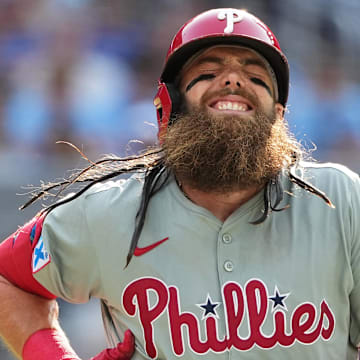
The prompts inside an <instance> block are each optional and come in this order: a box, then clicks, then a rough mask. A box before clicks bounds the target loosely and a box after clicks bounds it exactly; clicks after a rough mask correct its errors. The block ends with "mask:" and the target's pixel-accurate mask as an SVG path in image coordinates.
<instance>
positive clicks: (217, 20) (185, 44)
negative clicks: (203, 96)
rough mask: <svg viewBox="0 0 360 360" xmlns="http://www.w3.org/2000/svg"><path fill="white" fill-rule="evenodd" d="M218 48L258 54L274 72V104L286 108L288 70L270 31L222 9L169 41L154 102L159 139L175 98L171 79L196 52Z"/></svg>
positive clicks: (251, 17)
mask: <svg viewBox="0 0 360 360" xmlns="http://www.w3.org/2000/svg"><path fill="white" fill-rule="evenodd" d="M218 44H231V45H234V44H235V45H236V44H239V45H242V46H246V47H249V48H251V49H254V50H255V51H257V52H258V53H259V54H261V55H262V56H263V57H264V58H265V59H266V60H267V61H268V62H269V64H270V66H271V67H272V69H273V70H274V73H275V76H276V80H277V86H278V91H279V98H278V101H279V103H281V104H282V105H284V106H286V101H287V98H288V92H289V66H288V62H287V59H286V57H285V55H284V54H283V53H282V51H281V48H280V45H279V42H278V40H277V39H276V37H275V35H274V34H273V33H272V31H271V30H270V29H269V28H268V27H267V26H266V25H265V24H264V23H263V22H262V21H261V20H260V19H258V18H257V17H255V16H254V15H252V14H250V13H248V12H247V11H246V10H239V9H232V8H222V9H212V10H208V11H205V12H203V13H201V14H199V15H197V16H195V17H194V18H193V19H191V20H189V21H188V22H187V23H185V24H184V25H183V26H182V27H181V28H180V30H179V31H178V32H177V34H176V35H175V37H174V38H173V40H172V42H171V45H170V48H169V50H168V52H167V55H166V59H165V65H164V68H163V71H162V74H161V76H160V79H159V85H158V91H157V94H156V96H155V99H154V105H155V106H156V109H157V118H158V124H159V134H158V136H159V138H161V135H162V134H163V133H164V132H166V129H167V126H168V124H169V120H170V117H171V115H172V114H173V113H174V110H175V108H176V106H178V105H177V104H176V102H177V101H178V98H179V94H178V90H177V89H176V88H175V85H174V83H175V79H176V78H177V76H178V75H179V72H180V70H181V68H182V67H183V65H184V64H185V63H186V61H187V60H188V59H189V58H190V57H191V56H192V55H193V54H195V53H196V52H198V51H199V50H201V49H204V48H206V47H209V46H213V45H218Z"/></svg>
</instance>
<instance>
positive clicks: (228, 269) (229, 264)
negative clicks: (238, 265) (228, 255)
mask: <svg viewBox="0 0 360 360" xmlns="http://www.w3.org/2000/svg"><path fill="white" fill-rule="evenodd" d="M224 269H225V271H226V272H232V271H233V270H234V263H233V262H232V261H230V260H226V261H225V262H224Z"/></svg>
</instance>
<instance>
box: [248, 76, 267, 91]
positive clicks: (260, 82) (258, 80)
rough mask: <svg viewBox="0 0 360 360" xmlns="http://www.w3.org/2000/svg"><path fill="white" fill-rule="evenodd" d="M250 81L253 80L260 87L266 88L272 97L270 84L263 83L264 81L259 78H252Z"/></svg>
mask: <svg viewBox="0 0 360 360" xmlns="http://www.w3.org/2000/svg"><path fill="white" fill-rule="evenodd" d="M250 80H251V81H252V82H253V83H254V84H256V85H260V86H262V87H264V88H265V89H266V90H267V91H268V92H269V94H270V95H272V94H271V90H270V87H269V86H268V84H266V82H265V81H263V80H261V79H259V78H256V77H252V78H250Z"/></svg>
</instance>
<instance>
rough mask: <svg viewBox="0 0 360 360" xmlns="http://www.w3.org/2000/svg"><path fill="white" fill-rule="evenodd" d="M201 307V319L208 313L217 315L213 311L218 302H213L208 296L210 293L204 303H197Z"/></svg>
mask: <svg viewBox="0 0 360 360" xmlns="http://www.w3.org/2000/svg"><path fill="white" fill-rule="evenodd" d="M198 306H199V307H201V308H202V309H203V310H204V311H205V312H204V314H203V319H204V318H206V317H207V316H208V315H210V314H212V315H214V316H216V317H217V314H216V312H215V308H216V307H217V306H219V303H216V302H213V301H212V300H211V298H210V295H208V296H207V299H206V304H201V305H198Z"/></svg>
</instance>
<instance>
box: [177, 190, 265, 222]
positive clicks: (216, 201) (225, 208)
mask: <svg viewBox="0 0 360 360" xmlns="http://www.w3.org/2000/svg"><path fill="white" fill-rule="evenodd" d="M262 187H263V186H260V187H259V186H254V187H249V188H245V189H238V190H234V191H230V192H226V193H219V192H206V191H202V190H198V189H194V188H193V187H191V186H190V185H188V184H186V183H183V184H181V189H182V191H183V192H184V194H185V195H186V196H187V197H188V198H189V199H190V200H191V201H192V202H194V203H195V204H197V205H199V206H201V207H203V208H205V209H207V210H209V211H210V212H211V213H212V214H214V215H215V216H216V217H217V218H218V219H219V220H221V221H222V222H224V221H225V220H226V219H227V218H228V217H229V216H230V215H231V214H232V213H233V212H234V211H235V210H237V209H238V208H239V207H240V206H241V205H243V204H245V203H246V202H247V201H248V200H250V199H251V198H252V197H253V196H254V195H256V194H257V193H258V192H259V191H260V190H261V189H262Z"/></svg>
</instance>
